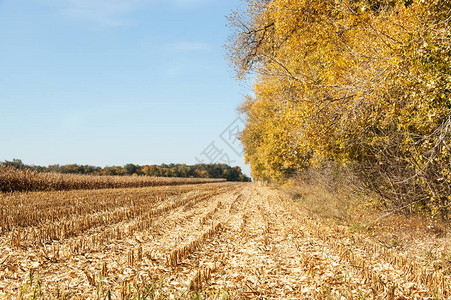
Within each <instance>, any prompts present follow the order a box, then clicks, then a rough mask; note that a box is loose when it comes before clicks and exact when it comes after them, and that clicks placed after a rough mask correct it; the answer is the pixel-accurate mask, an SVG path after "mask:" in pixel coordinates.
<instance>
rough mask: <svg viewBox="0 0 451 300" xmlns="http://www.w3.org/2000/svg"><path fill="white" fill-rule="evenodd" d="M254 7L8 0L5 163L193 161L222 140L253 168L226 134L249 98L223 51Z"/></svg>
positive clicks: (0, 149) (3, 52)
mask: <svg viewBox="0 0 451 300" xmlns="http://www.w3.org/2000/svg"><path fill="white" fill-rule="evenodd" d="M243 5H244V3H242V2H241V1H240V0H29V1H22V0H0V39H1V45H2V46H1V48H0V68H1V69H0V134H1V141H0V160H11V159H13V158H19V159H22V160H23V161H24V163H27V164H37V165H48V164H55V163H59V164H67V163H79V164H91V165H98V166H105V165H123V164H125V163H129V162H131V163H137V164H160V163H187V164H194V163H196V157H198V158H199V159H200V160H204V161H206V162H208V158H207V156H206V155H205V153H207V152H208V153H209V155H210V157H211V156H212V154H213V152H211V151H212V148H211V147H210V148H209V149H208V150H207V151H206V152H204V154H202V152H203V150H205V149H206V147H207V146H209V145H211V142H214V146H215V147H217V148H216V149H215V151H216V150H218V151H220V150H222V152H219V153H221V155H222V156H221V157H223V155H224V154H226V155H228V158H229V161H232V160H235V161H236V162H235V163H233V165H240V166H241V167H243V166H244V162H243V158H242V157H241V156H238V155H237V154H235V153H234V151H232V149H231V148H230V147H228V145H227V144H226V143H225V142H224V140H222V139H221V138H220V137H219V135H220V134H221V133H222V132H223V131H224V130H225V129H226V128H227V126H228V125H229V124H230V123H231V122H233V121H234V120H235V118H236V117H237V116H238V113H237V110H236V107H237V106H238V105H239V104H240V103H241V102H242V99H243V95H244V94H246V93H249V90H248V89H247V88H246V87H245V85H244V84H243V85H240V83H239V82H237V81H236V80H235V78H234V73H233V70H231V69H230V68H229V66H228V64H227V62H226V60H225V57H226V53H225V50H224V49H223V45H224V44H225V43H226V41H227V37H228V36H229V35H230V29H229V28H228V27H227V26H226V25H227V20H226V16H228V15H230V13H231V11H232V10H235V9H236V8H237V7H239V6H243ZM223 136H224V135H223ZM229 137H230V136H229ZM229 142H230V141H229ZM232 148H234V149H233V150H236V146H235V145H232ZM237 152H240V151H237ZM202 155H203V156H204V157H203V158H202ZM225 158H227V157H225ZM224 160H226V159H223V161H224ZM244 170H245V171H246V173H247V174H249V168H248V167H244Z"/></svg>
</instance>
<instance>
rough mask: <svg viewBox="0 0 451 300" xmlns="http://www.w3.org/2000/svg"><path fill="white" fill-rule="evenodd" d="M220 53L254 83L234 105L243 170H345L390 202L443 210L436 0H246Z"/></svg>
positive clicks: (440, 26) (443, 103)
mask: <svg viewBox="0 0 451 300" xmlns="http://www.w3.org/2000/svg"><path fill="white" fill-rule="evenodd" d="M248 3H249V9H248V10H247V11H246V12H245V13H240V12H237V13H235V14H234V15H232V16H231V18H230V24H231V26H232V28H233V29H234V34H233V37H232V39H231V42H230V43H229V45H228V50H229V58H230V60H231V63H232V65H233V66H234V67H235V69H236V71H237V75H238V78H241V79H242V78H246V76H247V75H248V74H252V76H253V77H254V78H255V84H254V95H253V98H248V99H246V101H245V103H244V104H243V105H242V107H241V110H242V111H243V112H244V114H245V116H246V118H247V126H246V128H245V130H244V132H243V134H242V137H241V139H242V142H243V144H244V148H245V152H246V159H247V161H249V162H250V163H251V168H252V175H253V176H254V177H256V178H261V179H268V178H270V179H275V180H283V179H284V178H287V177H289V176H292V174H294V173H296V172H299V170H301V169H303V168H306V167H308V166H312V165H313V166H314V165H318V164H321V163H323V162H325V161H330V160H332V161H334V162H336V163H338V164H342V165H347V166H352V167H353V168H355V171H356V172H357V173H358V174H359V175H360V176H361V178H362V180H364V182H365V183H366V184H367V185H368V186H369V187H371V188H372V189H374V190H375V191H377V192H378V193H379V194H380V195H381V196H382V197H383V198H385V199H387V202H386V203H384V204H385V205H387V206H390V207H409V208H412V207H413V208H416V209H417V210H419V211H422V212H424V213H426V214H431V215H435V214H439V213H440V214H441V215H442V216H445V215H446V214H447V208H448V207H449V205H450V204H449V203H450V199H449V196H448V195H450V194H451V193H450V192H451V189H450V184H449V183H450V179H451V177H450V153H449V146H450V143H449V135H450V129H451V127H450V126H451V120H450V108H451V104H450V98H449V96H450V91H451V85H450V80H451V76H450V56H451V55H450V51H451V42H450V41H451V40H450V19H451V13H450V11H451V3H450V2H449V1H446V0H433V1H421V0H391V1H384V0H380V1H376V0H361V1H356V0H342V1H335V0H308V1H307V0H274V1H262V0H248Z"/></svg>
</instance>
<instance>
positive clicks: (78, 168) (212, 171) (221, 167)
mask: <svg viewBox="0 0 451 300" xmlns="http://www.w3.org/2000/svg"><path fill="white" fill-rule="evenodd" d="M0 166H5V167H13V168H16V169H29V170H33V171H38V172H53V173H63V174H85V175H88V174H89V175H109V176H125V175H135V176H136V175H139V176H156V177H197V178H224V179H227V181H251V179H250V178H249V177H247V176H246V175H245V174H243V173H242V171H241V168H240V167H238V166H236V167H231V166H229V165H226V164H197V165H192V166H188V165H185V164H162V165H144V166H140V165H135V164H131V163H129V164H126V165H124V166H106V167H104V168H101V167H95V166H90V165H78V164H69V165H49V166H48V167H43V166H29V165H25V164H24V163H23V162H22V161H21V160H20V159H14V160H13V161H4V162H2V163H0Z"/></svg>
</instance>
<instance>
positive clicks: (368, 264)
mask: <svg viewBox="0 0 451 300" xmlns="http://www.w3.org/2000/svg"><path fill="white" fill-rule="evenodd" d="M0 227H1V229H0V233H1V235H0V299H3V298H5V299H21V298H27V299H28V298H31V299H33V298H36V299H41V298H43V299H54V298H61V299H63V298H66V299H88V298H89V299H172V298H174V299H179V298H181V299H185V298H196V299H198V298H207V299H248V298H251V299H425V298H427V299H451V291H450V286H451V279H450V274H448V273H446V272H444V271H441V270H437V269H436V268H429V267H428V266H427V265H425V264H423V263H421V262H420V261H419V260H418V257H417V256H416V254H415V252H412V251H410V250H408V249H403V248H397V247H387V246H386V245H382V244H381V243H379V242H377V241H376V240H375V239H373V238H371V235H370V234H368V233H367V232H363V233H362V232H355V231H352V230H351V229H350V228H349V227H347V226H340V225H337V224H334V223H329V222H323V221H322V220H320V219H315V218H312V217H309V216H308V214H307V213H306V212H305V211H303V210H302V209H301V207H300V206H299V205H297V204H295V203H294V202H293V201H292V200H291V199H289V198H288V197H287V196H285V195H284V194H282V193H281V192H279V191H277V190H275V189H271V188H268V187H263V186H259V185H257V184H252V183H214V184H202V185H195V186H193V185H189V186H183V185H182V186H170V187H146V188H128V189H104V190H90V191H88V190H76V191H54V192H30V193H15V194H3V195H0Z"/></svg>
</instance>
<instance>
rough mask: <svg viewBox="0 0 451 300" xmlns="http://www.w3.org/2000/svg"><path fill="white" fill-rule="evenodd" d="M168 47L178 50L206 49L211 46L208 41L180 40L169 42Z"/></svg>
mask: <svg viewBox="0 0 451 300" xmlns="http://www.w3.org/2000/svg"><path fill="white" fill-rule="evenodd" d="M169 47H170V48H172V49H175V50H179V51H207V50H210V49H211V48H212V47H211V45H210V44H208V43H203V42H193V41H180V42H175V43H171V44H169Z"/></svg>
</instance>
